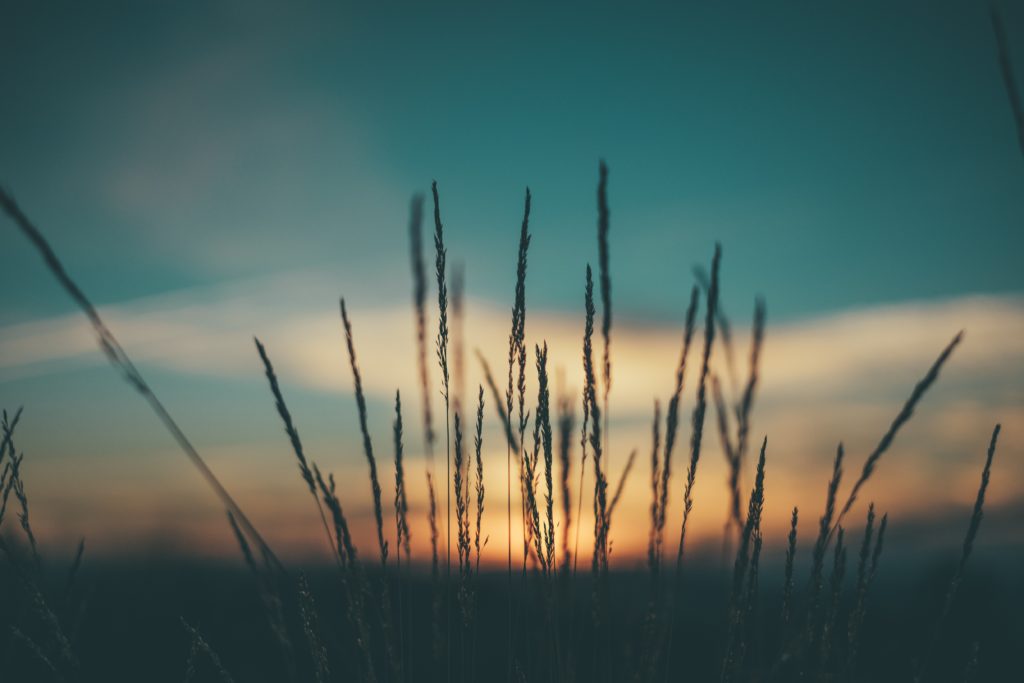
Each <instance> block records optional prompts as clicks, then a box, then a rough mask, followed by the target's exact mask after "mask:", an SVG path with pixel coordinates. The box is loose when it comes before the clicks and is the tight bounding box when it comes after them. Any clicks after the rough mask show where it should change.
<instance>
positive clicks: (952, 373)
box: [0, 273, 1024, 416]
mask: <svg viewBox="0 0 1024 683" xmlns="http://www.w3.org/2000/svg"><path fill="white" fill-rule="evenodd" d="M335 287H336V284H335V283H334V281H333V279H332V278H331V277H329V276H328V275H326V274H318V273H305V274H286V275H281V276H275V277H271V278H264V279H260V280H252V281H246V282H240V283H233V284H229V285H224V286H219V287H214V288H206V289H197V290H191V291H184V292H178V293H174V294H170V295H164V296H160V297H153V298H147V299H142V300H137V301H134V302H129V303H126V304H123V305H117V306H110V307H106V308H104V309H103V310H102V314H103V315H104V317H105V318H106V319H107V320H108V323H109V325H110V327H111V328H112V329H113V330H114V332H115V334H116V335H117V336H118V337H119V338H120V339H121V341H122V343H123V345H124V346H125V348H126V349H128V351H129V353H130V354H131V355H132V357H133V358H135V359H136V361H137V362H140V363H141V364H142V365H143V367H145V366H146V365H152V366H156V367H161V368H163V369H166V370H173V371H179V372H184V373H192V374H199V375H209V376H213V377H222V378H225V379H231V378H243V377H248V376H251V374H252V370H253V363H252V362H251V358H249V356H247V355H246V354H249V353H250V351H251V336H252V335H254V334H255V335H257V336H259V337H260V338H261V339H263V340H264V341H265V342H267V344H268V347H269V348H270V349H271V351H272V353H273V358H274V360H275V364H277V365H279V366H280V368H281V371H282V373H283V374H286V375H287V376H289V378H290V381H291V382H293V383H297V384H300V385H304V386H305V387H307V388H309V389H313V390H319V391H328V392H337V391H343V390H345V391H347V389H348V381H349V380H348V375H347V371H346V363H347V358H346V357H345V356H344V355H343V348H342V346H341V344H340V341H341V323H340V318H339V313H338V306H337V297H336V292H337V290H336V289H335ZM360 294H361V293H360V292H358V291H357V292H355V293H354V294H353V296H351V297H350V298H349V299H348V304H349V309H350V312H351V318H352V321H353V327H354V332H355V341H356V349H357V352H358V354H359V358H360V363H361V364H362V366H363V369H364V382H365V385H366V389H367V391H368V392H369V393H371V394H373V395H376V396H379V397H381V398H386V397H388V396H390V395H391V394H392V393H393V391H394V389H395V387H404V386H406V385H408V384H409V383H410V382H411V381H413V378H415V365H414V363H415V353H414V343H415V337H414V330H413V317H412V312H411V310H410V307H409V305H408V304H407V303H404V302H402V303H397V302H391V303H387V302H384V303H380V302H377V301H373V302H372V303H373V305H372V306H369V307H368V306H366V305H365V304H363V303H362V302H361V298H362V297H361V296H360ZM466 309H467V314H466V322H465V346H466V348H467V350H468V351H469V353H467V363H468V367H467V371H468V373H469V374H468V377H469V381H470V383H471V384H475V383H476V382H478V381H480V380H481V375H480V373H479V368H478V367H477V365H476V363H475V362H473V357H472V353H471V352H472V350H473V349H475V348H479V349H481V350H482V351H483V353H484V355H485V356H487V357H488V358H490V359H491V360H492V362H493V363H495V364H496V367H495V372H496V373H497V374H499V375H500V374H501V367H500V363H501V359H502V358H503V357H504V350H505V347H506V345H507V335H508V327H509V320H508V312H507V311H506V310H505V308H504V307H501V306H497V305H494V304H493V303H491V302H485V301H476V300H470V301H469V302H468V304H467V306H466ZM582 329H583V324H582V313H580V312H576V313H569V314H565V313H559V312H553V311H532V310H528V311H527V324H526V332H527V338H528V342H529V343H530V345H531V348H532V345H533V344H538V343H542V342H547V344H548V345H549V347H550V348H551V358H552V363H553V364H554V365H555V366H556V367H559V366H560V367H564V368H565V370H566V373H567V378H568V383H569V385H570V386H571V387H576V388H579V387H580V386H581V383H582V370H581V363H580V358H579V353H580V348H581V339H582ZM961 329H963V330H965V331H966V335H965V340H964V343H963V344H962V345H961V347H960V348H959V349H958V350H957V352H956V354H955V356H954V357H953V359H952V360H951V362H950V363H949V365H948V367H947V369H946V371H945V372H944V379H943V381H944V382H947V383H949V382H951V383H954V384H965V385H966V384H969V385H976V388H975V389H974V390H973V397H974V398H977V399H978V400H981V401H988V402H991V401H999V400H1002V401H1014V402H1017V401H1020V400H1021V399H1022V397H1024V391H1022V390H1021V389H1020V387H1021V382H1020V381H1019V380H1020V379H1021V378H1022V377H1024V347H1022V346H1021V345H1020V344H1019V340H1020V339H1021V338H1024V297H1020V296H969V297H959V298H953V299H947V300H941V301H933V302H906V303H899V304H891V305H886V306H879V307H873V308H866V309H860V310H854V311H848V312H843V313H838V314H833V315H827V316H821V317H816V318H810V319H805V320H801V321H797V322H792V323H783V324H779V325H772V324H770V321H769V329H768V334H767V339H766V342H765V350H764V358H763V367H762V382H761V388H760V392H759V393H760V395H761V396H763V397H765V400H767V401H775V402H791V401H799V402H808V401H821V400H845V401H856V400H857V399H858V398H860V399H879V398H886V397H893V396H900V395H903V394H905V393H906V392H907V390H908V388H909V385H908V382H913V381H914V380H915V379H916V378H917V377H918V376H920V375H921V374H923V372H924V370H926V369H927V367H928V366H929V365H930V364H931V362H932V360H933V359H934V357H935V356H936V355H937V354H938V352H939V351H940V350H941V349H942V347H943V346H945V344H946V343H948V341H949V340H950V339H951V338H952V336H953V335H954V334H955V333H956V332H957V331H958V330H961ZM612 334H613V341H612V343H613V349H614V350H613V375H614V382H615V384H614V391H613V394H612V395H613V398H614V401H615V402H614V404H613V405H614V407H615V408H616V409H617V410H618V411H624V413H622V412H620V413H619V414H620V415H623V414H624V415H629V416H639V415H645V414H647V413H648V412H649V409H650V406H651V401H652V400H653V399H654V398H655V397H664V396H665V395H666V394H667V392H668V391H669V390H670V388H671V384H672V373H673V371H674V368H675V365H676V363H677V362H678V355H679V351H680V347H681V343H680V342H681V330H680V329H678V328H677V327H675V326H671V325H654V324H648V325H636V324H632V325H631V324H629V323H628V322H625V323H623V322H621V320H620V322H618V323H617V325H616V327H615V328H614V329H613V333H612ZM735 336H736V338H735V340H734V347H735V356H736V358H737V366H738V371H737V372H738V374H740V375H741V377H740V378H739V380H740V381H742V380H743V377H744V376H745V373H746V368H745V364H746V356H747V345H748V343H749V342H748V338H747V337H746V335H745V333H739V334H737V335H735ZM698 343H699V338H698ZM720 356H721V354H719V356H718V357H716V359H715V362H716V371H717V372H719V373H720V374H721V375H722V376H723V378H726V377H728V374H727V370H726V368H725V367H724V364H723V363H722V362H721V358H720ZM68 361H74V362H79V363H98V362H103V361H102V357H101V355H100V354H99V352H98V350H97V348H96V344H95V341H94V339H93V335H92V333H91V331H90V329H89V327H88V325H87V323H86V321H85V320H84V318H83V317H82V316H80V315H79V314H77V313H74V314H69V315H66V316H60V317H55V318H48V319H42V320H36V321H32V322H28V323H22V324H18V325H10V326H7V327H3V328H0V382H2V381H4V380H10V379H12V378H15V377H24V376H27V375H35V374H46V373H52V372H59V371H60V368H61V364H62V363H65V362H68ZM694 365H695V362H693V363H691V364H690V369H691V370H692V369H693V366H694ZM723 381H724V380H723ZM726 385H727V386H728V383H726ZM977 386H983V387H984V391H979V390H978V389H977Z"/></svg>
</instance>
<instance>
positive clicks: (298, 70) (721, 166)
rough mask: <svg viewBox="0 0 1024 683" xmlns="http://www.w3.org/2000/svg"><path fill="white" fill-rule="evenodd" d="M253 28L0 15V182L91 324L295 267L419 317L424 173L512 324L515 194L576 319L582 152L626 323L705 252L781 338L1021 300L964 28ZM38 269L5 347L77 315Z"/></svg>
mask: <svg viewBox="0 0 1024 683" xmlns="http://www.w3.org/2000/svg"><path fill="white" fill-rule="evenodd" d="M257 4H259V3H249V2H238V3H218V4H217V5H216V6H215V7H214V8H213V9H211V7H210V5H209V4H208V3H116V4H109V3H89V4H88V5H81V4H80V3H70V4H68V6H60V7H56V6H53V7H51V6H44V5H47V4H45V3H21V2H19V3H13V4H12V5H11V6H9V7H8V9H7V10H5V21H4V22H3V24H2V26H0V63H2V64H3V68H2V72H0V74H2V75H0V78H2V81H3V86H2V90H3V92H4V93H5V96H4V97H3V99H2V102H0V150H2V153H0V182H3V183H4V185H5V186H6V187H8V188H9V189H10V190H11V191H13V192H14V193H15V195H16V196H17V197H18V198H19V199H20V201H21V202H22V204H23V205H24V207H25V208H26V209H27V210H28V211H29V213H30V214H31V215H32V216H33V217H35V219H36V221H37V222H38V223H39V224H40V225H41V226H43V227H44V229H45V230H46V232H47V233H48V234H49V235H50V236H51V237H52V239H53V241H54V243H55V245H56V246H57V248H58V249H59V250H60V251H61V252H62V253H63V254H64V255H65V258H66V259H67V261H68V265H69V266H70V268H71V270H72V272H73V273H75V274H76V275H77V276H78V277H79V278H81V279H82V280H83V283H84V284H85V285H86V287H87V289H88V290H89V291H90V292H92V293H93V296H94V297H95V298H96V299H97V300H98V301H99V302H100V303H107V302H117V301H124V300H131V299H134V298H137V297H140V296H145V295H150V294H156V293H161V292H165V291H173V290H177V289H181V288H188V287H193V286H197V285H209V284H213V283H220V282H229V281H233V280H237V279H241V278H246V277H252V276H254V275H264V274H267V273H276V272H282V271H294V270H302V269H311V268H312V269H319V270H327V271H334V272H337V273H339V274H341V275H339V277H343V278H345V279H347V278H349V277H351V278H352V280H353V281H359V280H361V279H363V278H366V277H375V278H376V282H375V283H374V287H373V288H372V289H373V290H374V294H375V295H379V296H385V297H387V298H397V297H405V296H407V289H408V276H407V274H406V263H407V257H406V253H405V244H406V242H405V224H406V212H407V203H408V198H409V196H410V195H411V194H412V193H413V192H415V191H423V190H425V189H427V188H428V187H429V181H430V180H431V179H433V178H436V179H437V180H438V181H439V183H440V186H441V191H442V200H443V208H444V213H445V217H446V223H447V226H448V228H449V233H450V240H449V241H450V243H451V245H452V246H451V249H452V252H453V256H454V257H455V258H459V259H463V260H465V261H467V262H468V264H469V266H468V281H469V286H470V289H471V291H472V292H474V293H475V294H476V295H477V296H480V297H484V298H487V299H489V300H492V301H495V302H498V303H503V304H504V303H505V302H506V300H507V299H508V298H509V295H510V291H511V282H512V278H513V275H514V273H513V258H514V249H515V239H516V234H515V233H516V229H517V225H518V221H519V220H520V212H521V203H522V191H523V188H524V187H525V186H526V185H530V186H531V188H532V189H533V192H534V199H535V205H534V207H535V209H534V223H533V225H534V233H535V235H536V238H535V242H534V245H535V249H534V253H533V258H532V263H531V285H533V286H532V287H531V301H532V304H533V305H536V306H541V307H546V308H553V309H569V308H571V309H573V310H575V309H576V308H578V306H579V298H580V297H579V292H580V289H581V288H580V280H581V271H582V267H581V263H582V261H583V260H585V259H586V260H594V258H595V252H596V249H595V245H594V237H593V236H594V217H595V210H594V187H595V182H596V175H597V174H596V165H597V164H596V162H597V159H598V158H600V157H604V158H606V159H607V160H608V163H609V165H610V166H611V172H612V176H611V202H612V211H613V228H612V230H613V232H612V251H613V262H612V267H613V275H614V277H615V280H616V290H615V296H616V307H617V308H618V309H619V310H620V311H621V312H622V313H623V315H627V316H635V317H637V318H639V319H649V318H654V319H665V318H669V319H672V320H675V319H678V318H679V317H680V316H681V312H680V309H681V307H682V301H683V296H684V295H683V293H684V292H685V290H686V288H687V287H688V286H689V284H690V276H689V271H690V267H691V266H692V265H693V264H694V263H697V262H704V261H706V259H707V258H708V255H709V253H710V250H711V246H712V244H713V241H714V240H716V239H717V240H720V241H722V243H723V244H724V246H725V249H726V262H725V263H726V266H725V267H726V271H725V272H726V275H727V277H726V296H727V298H726V302H727V303H729V304H730V305H731V307H732V308H733V309H734V310H736V309H737V308H743V309H746V308H747V307H748V305H749V304H748V302H749V301H750V299H751V298H752V296H753V294H754V293H762V294H764V295H765V296H767V298H768V300H769V302H770V307H771V312H772V314H773V318H774V319H776V320H780V319H787V318H793V317H803V316H806V315H811V314H816V313H821V312H825V311H830V310H835V309H844V308H851V307H858V306H863V305H870V304H874V303H878V302H886V301H895V300H905V299H921V298H936V297H946V296H950V295H957V294H962V293H965V292H972V293H998V292H1008V291H1009V292H1014V291H1020V290H1021V289H1022V287H1024V276H1022V275H1021V274H1020V273H1021V270H1020V268H1019V264H1020V254H1021V253H1024V230H1022V229H1021V225H1022V224H1024V202H1022V201H1021V200H1020V196H1021V192H1022V188H1024V163H1022V160H1021V158H1020V154H1019V151H1018V150H1017V147H1016V140H1015V131H1014V129H1013V124H1012V117H1011V114H1010V112H1009V108H1008V105H1007V100H1006V95H1005V92H1004V91H1003V88H1002V84H1001V81H1000V77H999V71H998V67H997V63H996V60H995V47H994V45H993V40H992V33H991V28H990V25H989V21H988V16H987V11H986V10H985V8H984V7H983V6H982V4H980V3H976V2H955V3H949V2H942V3H934V2H918V3H913V2H912V3H891V2H871V3H856V4H853V5H850V4H834V3H828V4H827V6H821V3H810V2H800V3H782V5H785V6H784V7H781V6H780V3H771V4H770V5H767V4H765V3H728V4H719V3H715V4H714V5H715V6H713V7H707V6H702V5H704V3H700V4H698V3H672V4H671V8H666V7H662V6H656V5H654V4H650V3H633V4H631V6H630V7H629V9H628V10H627V9H625V6H624V5H621V4H618V3H617V4H609V5H603V4H599V3H541V4H537V5H532V4H531V3H456V4H452V3H409V4H408V5H403V4H401V3H399V4H396V3H380V4H378V3H371V5H373V6H372V7H368V6H366V4H365V3H330V6H318V7H313V6H311V5H307V4H306V3H289V4H288V7H287V9H286V8H283V7H279V8H276V9H274V8H271V7H269V6H268V7H264V8H257V7H255V5H257ZM384 5H386V6H384ZM551 5H559V6H558V7H552V6H551ZM1005 14H1006V22H1007V28H1008V32H1009V35H1010V36H1011V43H1012V44H1013V45H1014V46H1015V47H1017V49H1016V50H1015V52H1016V63H1017V65H1018V73H1021V72H1024V62H1022V59H1024V47H1021V46H1020V44H1021V43H1024V39H1019V40H1018V39H1017V37H1020V36H1024V13H1022V12H1021V11H1020V9H1019V8H1018V7H1007V9H1006V11H1005ZM28 255H29V252H28V251H27V248H26V245H24V244H22V243H21V242H19V241H18V240H13V241H11V242H10V243H9V244H8V247H7V248H5V249H4V250H3V253H2V255H0V259H2V261H0V271H2V275H0V277H2V278H3V282H4V284H5V285H6V286H5V290H6V291H7V292H8V293H9V294H8V296H6V297H5V302H4V306H3V312H2V316H0V322H14V321H20V320H25V319H30V318H33V317H36V316H38V315H40V314H44V313H55V312H60V311H64V310H67V307H68V304H67V302H65V301H64V298H63V297H62V296H60V294H59V293H58V292H56V291H55V289H54V288H53V287H49V286H48V285H47V282H48V281H47V279H46V278H45V276H43V274H42V273H41V271H40V269H39V267H38V264H37V263H36V262H35V260H34V259H33V258H27V256H28ZM381 276H383V277H381ZM389 283H390V284H389ZM368 289H370V288H368Z"/></svg>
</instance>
